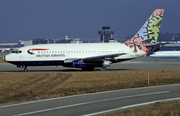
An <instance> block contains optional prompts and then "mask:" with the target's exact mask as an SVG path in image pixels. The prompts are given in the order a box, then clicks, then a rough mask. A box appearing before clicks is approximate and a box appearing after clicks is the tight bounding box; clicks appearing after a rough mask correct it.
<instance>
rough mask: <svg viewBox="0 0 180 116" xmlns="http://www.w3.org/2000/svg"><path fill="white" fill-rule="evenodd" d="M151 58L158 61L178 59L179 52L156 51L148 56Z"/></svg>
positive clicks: (179, 56)
mask: <svg viewBox="0 0 180 116" xmlns="http://www.w3.org/2000/svg"><path fill="white" fill-rule="evenodd" d="M150 57H151V58H155V59H156V61H158V60H159V59H180V51H158V52H154V53H153V54H151V55H150Z"/></svg>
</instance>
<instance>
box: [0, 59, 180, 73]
mask: <svg viewBox="0 0 180 116" xmlns="http://www.w3.org/2000/svg"><path fill="white" fill-rule="evenodd" d="M123 70H180V60H179V59H162V60H159V61H156V60H155V59H152V58H150V57H140V58H137V59H133V60H129V61H125V62H120V63H115V64H112V65H111V66H110V67H108V70H107V71H123ZM28 71H29V72H68V71H81V69H77V68H66V67H62V66H59V67H56V66H39V67H28ZM95 71H99V69H97V68H96V69H95ZM0 72H23V69H21V68H17V67H16V66H15V65H12V64H9V63H0Z"/></svg>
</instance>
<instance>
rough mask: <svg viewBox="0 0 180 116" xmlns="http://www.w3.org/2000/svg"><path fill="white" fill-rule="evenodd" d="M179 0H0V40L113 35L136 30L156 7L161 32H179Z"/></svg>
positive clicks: (118, 36) (122, 36) (125, 33)
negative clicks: (160, 10) (160, 14)
mask: <svg viewBox="0 0 180 116" xmlns="http://www.w3.org/2000/svg"><path fill="white" fill-rule="evenodd" d="M179 6H180V0H0V43H2V42H17V41H18V40H32V39H39V38H63V37H65V36H68V37H69V38H99V37H100V36H99V35H98V31H101V30H102V26H111V29H110V30H112V31H114V32H115V33H114V35H113V37H114V38H125V37H127V36H128V35H132V34H135V33H136V32H137V31H138V30H139V29H140V28H141V27H142V25H143V24H144V23H145V21H146V20H147V19H148V18H149V16H150V15H151V14H152V12H153V11H154V10H155V9H157V8H164V9H165V13H164V17H163V21H162V25H161V30H160V32H161V33H166V32H168V33H180V7H179Z"/></svg>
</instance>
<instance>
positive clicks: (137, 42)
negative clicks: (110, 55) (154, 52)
mask: <svg viewBox="0 0 180 116" xmlns="http://www.w3.org/2000/svg"><path fill="white" fill-rule="evenodd" d="M163 15H164V9H156V10H155V11H154V12H153V13H152V15H151V16H150V17H149V18H148V20H147V21H146V22H145V24H144V25H143V26H142V27H141V29H140V30H139V31H138V32H137V33H136V34H135V35H134V36H133V37H132V38H131V39H129V40H127V41H126V42H125V44H126V45H127V46H129V47H130V48H131V49H133V51H134V52H138V51H139V50H141V51H145V52H146V53H147V54H148V53H149V52H150V51H151V49H152V47H150V44H151V43H152V42H157V40H158V35H159V32H160V26H161V21H162V18H163ZM147 46H148V47H147Z"/></svg>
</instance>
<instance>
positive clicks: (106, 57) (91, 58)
mask: <svg viewBox="0 0 180 116" xmlns="http://www.w3.org/2000/svg"><path fill="white" fill-rule="evenodd" d="M124 54H126V53H116V54H108V55H100V56H91V57H85V58H67V59H66V60H65V61H64V63H70V62H73V61H76V60H82V61H84V62H89V61H92V62H95V61H103V60H108V59H113V58H114V57H118V56H121V55H124Z"/></svg>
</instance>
